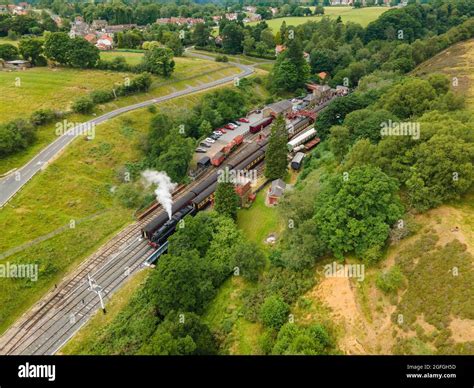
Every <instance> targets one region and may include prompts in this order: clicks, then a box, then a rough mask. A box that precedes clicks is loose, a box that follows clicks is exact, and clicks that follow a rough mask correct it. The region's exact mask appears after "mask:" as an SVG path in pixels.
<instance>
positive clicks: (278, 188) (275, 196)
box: [266, 179, 286, 206]
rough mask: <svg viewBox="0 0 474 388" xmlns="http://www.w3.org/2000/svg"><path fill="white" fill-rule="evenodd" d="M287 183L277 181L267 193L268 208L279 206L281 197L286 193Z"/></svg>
mask: <svg viewBox="0 0 474 388" xmlns="http://www.w3.org/2000/svg"><path fill="white" fill-rule="evenodd" d="M285 189H286V183H285V182H283V181H282V180H281V179H275V180H274V181H273V182H272V184H271V185H270V188H269V189H268V192H267V198H266V203H267V205H268V206H275V205H277V204H278V201H279V200H280V198H281V196H282V195H283V193H284V192H285Z"/></svg>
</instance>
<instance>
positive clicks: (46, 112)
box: [30, 109, 58, 125]
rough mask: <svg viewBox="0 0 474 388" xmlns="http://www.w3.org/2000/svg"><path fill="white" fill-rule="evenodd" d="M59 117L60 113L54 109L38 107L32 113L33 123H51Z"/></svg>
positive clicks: (31, 119)
mask: <svg viewBox="0 0 474 388" xmlns="http://www.w3.org/2000/svg"><path fill="white" fill-rule="evenodd" d="M57 117H58V115H57V114H56V112H54V111H53V110H52V109H38V110H37V111H35V112H33V113H32V114H31V116H30V121H31V123H32V124H33V125H43V124H47V123H50V122H51V121H53V120H54V119H55V118H57Z"/></svg>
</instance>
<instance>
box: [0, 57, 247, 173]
mask: <svg viewBox="0 0 474 388" xmlns="http://www.w3.org/2000/svg"><path fill="white" fill-rule="evenodd" d="M176 63H177V65H176V71H175V72H174V73H173V75H172V77H170V78H169V79H163V78H161V77H155V80H154V83H153V85H152V88H151V89H150V90H149V91H148V92H147V93H141V94H137V95H134V96H128V97H122V98H119V99H118V100H114V101H112V102H109V103H107V104H103V105H100V106H98V107H97V108H96V109H95V114H96V115H99V114H103V113H106V112H108V111H111V110H113V109H116V108H119V107H123V106H126V105H130V104H134V103H137V102H141V101H145V100H149V99H152V98H155V97H160V96H164V95H167V94H170V93H172V92H176V91H178V90H183V89H186V88H188V87H189V86H199V85H201V84H203V83H206V82H210V81H213V80H216V79H219V78H223V77H225V76H229V75H233V74H237V73H238V72H239V69H237V68H236V67H234V66H231V65H229V64H222V63H218V62H213V61H207V60H202V59H198V58H176ZM64 70H67V71H69V70H70V69H61V70H60V71H61V72H62V71H64ZM30 71H35V72H36V71H39V72H40V74H39V75H38V76H37V77H36V78H34V79H35V81H34V82H33V81H32V82H31V85H29V86H28V88H29V92H28V93H25V91H24V89H22V91H21V92H23V93H21V92H20V91H19V90H16V89H18V88H14V87H10V86H9V87H8V88H10V89H13V90H10V93H11V96H10V100H9V101H8V103H7V104H5V106H4V105H3V104H2V106H0V117H2V119H3V120H5V121H7V120H9V119H12V118H15V117H22V116H23V117H24V116H25V115H29V114H30V113H31V112H32V111H33V110H35V109H38V108H40V107H41V108H44V107H48V108H51V107H58V108H66V107H67V106H68V105H69V104H70V103H71V102H72V101H73V100H74V99H75V98H77V96H78V95H80V94H81V93H83V94H85V93H87V92H88V91H90V90H92V89H96V88H100V87H107V88H110V87H112V86H113V83H114V82H115V81H114V80H117V81H122V80H123V77H124V76H125V75H126V74H125V73H116V72H98V71H97V70H71V71H72V72H76V73H75V75H74V76H75V77H76V81H73V80H69V84H70V85H73V84H74V82H78V83H77V85H82V87H81V88H78V87H70V88H67V87H66V88H65V87H64V86H63V85H62V84H60V83H59V84H58V83H57V82H55V84H56V87H54V85H53V87H51V86H48V85H47V83H48V82H52V80H54V79H56V78H55V77H56V73H54V72H53V70H50V69H47V68H41V69H31V70H28V71H26V72H24V73H23V72H22V73H3V72H0V82H1V80H2V77H5V78H7V79H8V80H9V81H8V82H10V83H12V82H14V77H15V76H17V74H29V72H30ZM96 72H98V73H96ZM102 73H106V74H109V75H110V77H112V78H110V79H109V80H108V81H107V83H105V84H97V82H98V81H97V80H94V79H95V78H96V77H95V75H97V74H102ZM32 76H33V77H34V75H32ZM77 77H80V79H77ZM132 77H133V75H132ZM91 79H92V80H91ZM81 82H82V83H81ZM87 82H89V84H91V83H96V86H97V87H90V89H85V88H84V85H87ZM69 84H68V85H69ZM0 85H1V83H0ZM35 88H39V90H42V92H41V93H43V95H41V93H40V94H38V92H37V91H36V89H35ZM82 88H84V89H82ZM1 92H2V87H1V86H0V93H1ZM35 95H36V97H35ZM45 95H49V96H50V98H49V97H45ZM56 96H57V97H56ZM36 100H38V102H37V104H36V105H37V106H35V104H34V103H30V101H36ZM15 101H16V104H18V105H19V106H18V107H17V106H15ZM21 101H23V103H22V102H21ZM58 101H62V102H61V103H58ZM31 104H33V108H31ZM28 107H30V109H29V108H28ZM4 111H5V112H6V114H7V116H6V117H5V116H4V115H3V112H4ZM91 117H92V116H91V115H89V116H85V115H72V116H69V117H68V120H69V121H71V122H83V121H87V120H88V119H90V118H91ZM3 120H2V121H3ZM37 135H38V140H37V141H36V142H35V144H33V145H32V146H31V147H29V148H28V149H27V150H25V151H23V152H19V153H16V154H14V155H11V156H9V157H6V158H4V159H1V160H0V174H2V173H6V172H8V171H10V170H12V169H13V168H18V167H21V166H22V165H23V164H25V163H26V162H27V161H28V160H30V159H31V158H32V157H33V156H34V155H35V154H36V153H37V152H39V151H40V150H41V149H42V148H44V147H45V146H46V145H47V144H49V143H50V142H51V141H53V140H54V138H55V136H56V135H55V124H54V123H53V124H49V125H45V126H42V127H40V128H39V129H38V131H37Z"/></svg>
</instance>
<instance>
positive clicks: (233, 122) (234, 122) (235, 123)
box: [231, 121, 242, 127]
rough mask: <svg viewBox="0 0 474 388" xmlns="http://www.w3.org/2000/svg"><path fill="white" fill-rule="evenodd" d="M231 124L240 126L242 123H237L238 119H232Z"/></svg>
mask: <svg viewBox="0 0 474 388" xmlns="http://www.w3.org/2000/svg"><path fill="white" fill-rule="evenodd" d="M231 124H234V125H236V126H237V127H240V126H241V125H242V124H241V123H239V122H238V121H232V122H231Z"/></svg>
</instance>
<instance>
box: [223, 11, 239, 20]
mask: <svg viewBox="0 0 474 388" xmlns="http://www.w3.org/2000/svg"><path fill="white" fill-rule="evenodd" d="M237 16H238V15H237V14H236V13H235V12H233V13H226V14H225V18H226V19H227V20H237Z"/></svg>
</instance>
